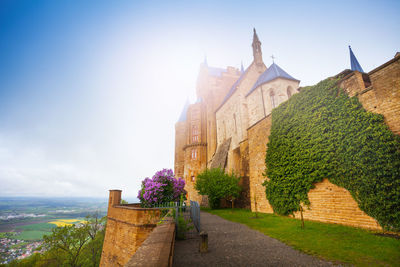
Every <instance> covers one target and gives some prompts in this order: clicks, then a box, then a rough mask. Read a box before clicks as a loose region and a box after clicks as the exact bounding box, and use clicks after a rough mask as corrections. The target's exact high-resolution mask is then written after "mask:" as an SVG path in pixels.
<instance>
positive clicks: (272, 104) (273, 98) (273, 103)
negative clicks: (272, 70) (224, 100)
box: [269, 90, 276, 108]
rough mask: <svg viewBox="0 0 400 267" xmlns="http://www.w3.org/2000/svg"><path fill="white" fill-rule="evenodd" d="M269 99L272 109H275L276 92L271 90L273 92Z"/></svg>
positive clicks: (270, 93)
mask: <svg viewBox="0 0 400 267" xmlns="http://www.w3.org/2000/svg"><path fill="white" fill-rule="evenodd" d="M269 97H270V98H271V106H272V108H275V105H276V99H275V92H274V90H271V91H270V92H269Z"/></svg>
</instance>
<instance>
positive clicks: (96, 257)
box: [82, 213, 106, 267]
mask: <svg viewBox="0 0 400 267" xmlns="http://www.w3.org/2000/svg"><path fill="white" fill-rule="evenodd" d="M105 221H106V217H103V218H100V217H99V214H98V213H95V214H92V215H88V216H86V222H87V226H88V227H87V233H88V235H89V242H88V243H87V244H86V245H85V246H84V248H83V251H82V254H83V256H82V258H83V259H84V261H83V262H84V264H82V265H83V266H93V267H97V266H99V264H100V258H101V251H102V248H103V241H104V235H105Z"/></svg>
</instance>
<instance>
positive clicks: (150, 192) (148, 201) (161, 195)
mask: <svg viewBox="0 0 400 267" xmlns="http://www.w3.org/2000/svg"><path fill="white" fill-rule="evenodd" d="M184 188H185V181H184V180H183V179H182V178H178V179H176V178H175V176H174V172H173V171H172V170H171V169H163V170H161V171H158V172H156V173H155V174H154V176H153V177H152V178H151V179H150V178H148V177H147V178H145V179H144V180H143V181H142V188H141V190H139V193H138V198H139V199H140V202H141V203H142V205H143V206H152V205H154V204H156V203H162V202H170V201H179V200H180V197H181V195H185V194H186V190H185V189H184Z"/></svg>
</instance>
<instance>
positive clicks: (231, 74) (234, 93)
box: [175, 29, 400, 229]
mask: <svg viewBox="0 0 400 267" xmlns="http://www.w3.org/2000/svg"><path fill="white" fill-rule="evenodd" d="M252 49H253V62H252V63H251V64H250V66H249V67H248V68H247V69H244V68H243V66H242V68H241V70H239V69H237V68H234V67H227V68H226V69H221V68H214V67H211V66H208V64H207V61H206V60H205V61H204V63H202V64H201V66H200V71H199V74H198V80H197V85H196V93H197V101H196V103H193V104H189V102H187V103H186V104H185V106H184V109H183V111H182V114H181V116H180V118H179V120H178V122H177V123H176V124H175V175H176V176H178V177H184V179H185V182H186V186H185V189H186V190H187V192H188V196H187V197H188V199H190V200H195V201H198V202H199V203H201V204H202V205H206V204H207V198H205V197H204V196H200V195H198V194H197V192H196V190H195V189H194V184H195V180H196V176H197V174H198V173H200V172H201V171H202V170H204V169H205V168H214V167H221V168H224V169H225V170H226V171H228V172H230V171H234V172H235V173H236V174H238V175H240V176H241V177H242V178H241V182H240V183H241V186H242V188H243V191H242V193H241V197H240V198H239V199H238V200H237V201H236V202H235V206H237V207H243V208H251V210H252V211H259V212H266V213H272V212H273V210H272V207H271V206H270V205H269V203H268V200H267V199H266V196H265V187H264V186H262V183H263V181H264V180H265V179H266V177H264V176H263V172H264V170H265V154H266V145H267V143H268V136H269V133H270V128H271V111H272V109H273V108H275V107H277V106H278V105H279V104H281V103H282V102H284V101H286V100H288V99H289V98H290V97H291V96H292V95H294V94H296V93H298V92H299V91H300V90H301V88H299V83H300V81H299V80H298V79H295V78H294V77H292V76H291V75H289V74H288V73H287V72H285V71H284V70H283V69H282V68H281V67H279V66H278V65H277V64H275V63H273V64H272V65H270V66H269V67H267V66H266V65H265V64H264V62H263V58H262V51H261V42H260V40H259V38H258V36H257V33H256V31H255V29H254V33H253V42H252ZM350 54H351V63H352V70H344V71H343V72H341V73H340V75H338V77H339V76H340V77H342V78H341V80H340V82H339V85H340V86H341V87H342V88H343V89H344V90H345V91H346V92H347V93H348V95H349V96H357V97H358V98H359V100H360V102H361V103H362V105H363V106H364V108H365V109H366V110H368V111H372V112H376V113H380V114H382V115H384V118H385V122H386V123H387V125H388V126H389V128H390V129H391V130H392V131H393V132H394V133H395V134H400V120H399V118H400V54H399V53H397V54H396V56H395V57H394V58H393V59H392V60H390V61H388V62H386V63H384V64H383V65H381V66H379V67H378V68H376V69H374V70H372V71H370V72H369V73H364V72H363V70H362V68H361V66H360V64H359V63H358V61H357V59H356V58H355V56H354V54H353V52H352V51H351V49H350ZM308 196H309V200H310V202H311V204H310V207H309V209H306V211H305V212H304V218H305V219H310V220H318V221H324V222H332V223H340V224H346V225H352V226H357V227H365V228H370V229H381V228H380V226H379V224H378V223H377V222H376V221H375V220H374V219H373V218H371V217H369V216H368V215H367V214H365V213H364V212H363V211H361V210H360V209H359V208H358V205H357V203H356V202H355V201H354V199H353V198H352V196H351V195H350V193H349V192H348V191H347V190H346V189H344V188H341V187H338V186H336V185H334V184H332V183H330V182H329V180H328V179H324V180H323V181H322V182H320V183H317V184H315V188H314V189H312V190H310V192H309V194H308ZM298 216H299V215H298V214H295V217H298Z"/></svg>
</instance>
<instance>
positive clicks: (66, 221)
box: [49, 219, 85, 227]
mask: <svg viewBox="0 0 400 267" xmlns="http://www.w3.org/2000/svg"><path fill="white" fill-rule="evenodd" d="M83 222H85V220H78V219H58V220H57V221H52V222H49V223H52V224H55V225H57V226H61V227H62V226H66V225H73V224H77V223H83Z"/></svg>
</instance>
